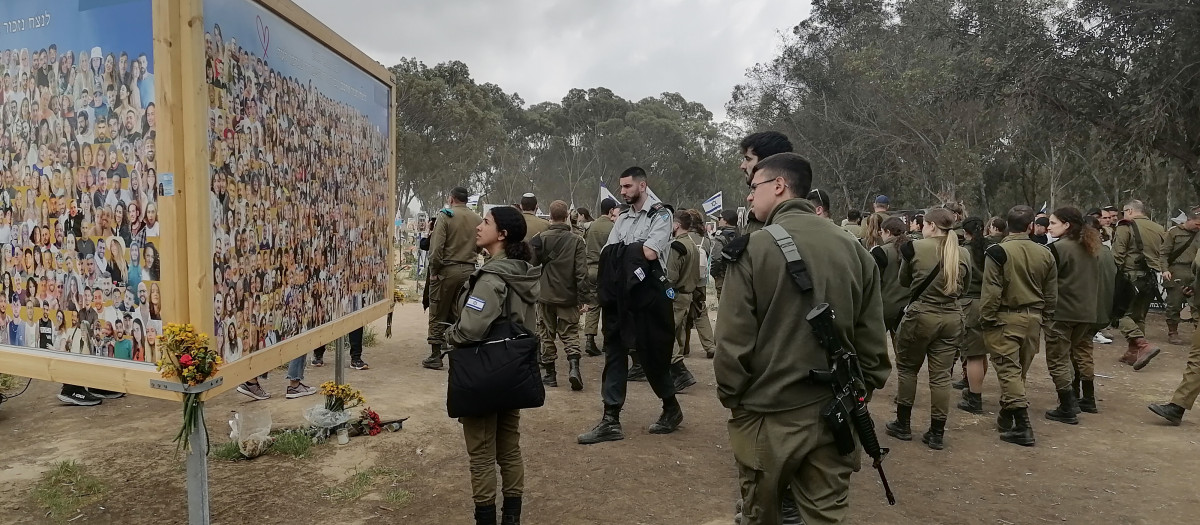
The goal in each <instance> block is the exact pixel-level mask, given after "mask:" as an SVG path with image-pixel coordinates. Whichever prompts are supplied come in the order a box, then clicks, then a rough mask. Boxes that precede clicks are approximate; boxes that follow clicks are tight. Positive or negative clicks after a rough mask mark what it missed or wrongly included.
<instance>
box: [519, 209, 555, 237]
mask: <svg viewBox="0 0 1200 525" xmlns="http://www.w3.org/2000/svg"><path fill="white" fill-rule="evenodd" d="M521 216H522V217H524V218H525V238H526V239H532V238H533V236H534V235H537V234H539V233H542V232H544V231H546V229H547V228H549V227H550V221H548V220H546V219H543V218H541V217H538V216H537V215H535V214H534V213H533V212H531V211H522V212H521Z"/></svg>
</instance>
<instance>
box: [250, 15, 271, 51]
mask: <svg viewBox="0 0 1200 525" xmlns="http://www.w3.org/2000/svg"><path fill="white" fill-rule="evenodd" d="M254 21H255V23H256V24H257V25H258V42H259V43H260V44H262V50H263V58H267V49H269V48H270V47H271V29H270V28H268V27H267V26H266V24H263V21H262V17H260V16H258V15H255V16H254Z"/></svg>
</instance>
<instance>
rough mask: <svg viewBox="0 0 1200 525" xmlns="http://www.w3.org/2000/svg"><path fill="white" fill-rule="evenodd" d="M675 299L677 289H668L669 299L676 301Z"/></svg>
mask: <svg viewBox="0 0 1200 525" xmlns="http://www.w3.org/2000/svg"><path fill="white" fill-rule="evenodd" d="M674 298H675V289H674V288H667V299H674Z"/></svg>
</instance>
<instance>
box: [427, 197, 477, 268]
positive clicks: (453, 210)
mask: <svg viewBox="0 0 1200 525" xmlns="http://www.w3.org/2000/svg"><path fill="white" fill-rule="evenodd" d="M481 222H483V219H481V218H480V217H479V214H478V213H475V212H474V211H471V208H468V207H467V206H466V205H465V204H455V205H454V206H451V207H450V208H448V209H444V210H441V211H439V212H438V213H437V220H436V221H435V222H434V223H433V235H432V236H431V237H430V238H429V273H430V275H435V274H437V273H438V270H440V269H441V268H442V267H443V266H446V265H449V264H455V263H458V264H470V265H472V266H473V265H475V256H476V255H478V254H479V248H477V247H476V246H475V228H476V227H478V226H479V223H481Z"/></svg>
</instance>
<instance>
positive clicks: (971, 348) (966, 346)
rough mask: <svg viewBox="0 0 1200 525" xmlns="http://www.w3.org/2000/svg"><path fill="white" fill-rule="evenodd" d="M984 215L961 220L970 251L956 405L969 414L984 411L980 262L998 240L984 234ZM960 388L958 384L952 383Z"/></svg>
mask: <svg viewBox="0 0 1200 525" xmlns="http://www.w3.org/2000/svg"><path fill="white" fill-rule="evenodd" d="M983 229H984V228H983V219H981V218H979V217H967V220H965V221H963V233H965V234H966V242H965V243H964V247H965V248H966V249H967V252H968V253H969V254H970V255H971V280H970V281H968V282H967V291H966V293H965V294H963V296H962V297H961V298H959V300H958V302H959V304H961V305H962V307H963V321H964V322H963V337H962V340H961V341H960V342H959V346H958V355H959V357H961V358H962V361H963V365H962V367H963V381H962V384H961V387H962V388H961V389H962V391H963V394H962V401H960V402H959V403H958V408H959V409H961V410H964V411H967V412H970V413H972V414H982V413H983V378H984V377H986V376H987V355H988V352H987V346H986V345H984V344H983V325H982V324H981V323H982V320H981V319H980V318H979V297H980V295H981V291H982V290H983V266H984V261H985V260H986V259H987V255H985V254H986V251H987V247H988V246H990V245H992V244H996V243H998V242H1000V240H1002V239H999V238H997V239H995V241H994V242H993V240H992V239H991V238H988V237H984V235H983ZM952 386H954V387H955V388H959V386H957V385H952Z"/></svg>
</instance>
